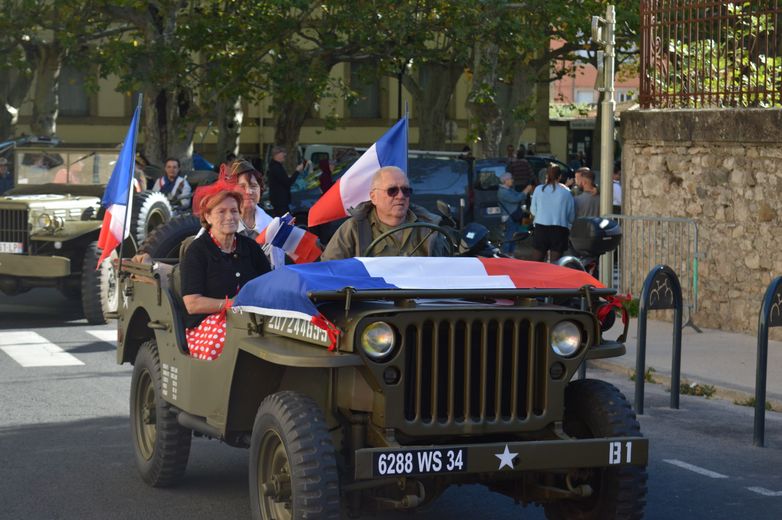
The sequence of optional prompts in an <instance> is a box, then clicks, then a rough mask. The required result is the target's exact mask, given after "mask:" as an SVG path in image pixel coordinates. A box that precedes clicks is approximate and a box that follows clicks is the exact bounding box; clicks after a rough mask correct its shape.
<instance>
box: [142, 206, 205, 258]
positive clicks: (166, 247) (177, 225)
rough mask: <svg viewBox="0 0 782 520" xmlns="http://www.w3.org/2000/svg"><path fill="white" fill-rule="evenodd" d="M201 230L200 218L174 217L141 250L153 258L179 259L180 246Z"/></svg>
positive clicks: (155, 232)
mask: <svg viewBox="0 0 782 520" xmlns="http://www.w3.org/2000/svg"><path fill="white" fill-rule="evenodd" d="M200 229H201V221H200V220H199V219H198V217H194V216H192V215H183V216H180V217H174V218H172V219H171V220H169V221H168V222H166V223H165V224H163V225H161V226H159V227H158V228H156V229H155V230H154V231H153V232H152V233H150V234H149V236H148V237H147V239H146V241H145V242H144V243H143V244H141V247H140V250H141V251H143V252H145V253H148V254H149V256H151V257H152V258H179V246H180V245H182V242H183V241H184V240H185V239H186V238H188V237H192V236H193V235H195V234H196V233H198V231H199V230H200Z"/></svg>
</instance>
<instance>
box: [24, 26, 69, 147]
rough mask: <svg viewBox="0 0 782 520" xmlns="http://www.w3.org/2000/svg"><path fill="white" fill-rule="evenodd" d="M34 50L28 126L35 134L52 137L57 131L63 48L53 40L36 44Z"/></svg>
mask: <svg viewBox="0 0 782 520" xmlns="http://www.w3.org/2000/svg"><path fill="white" fill-rule="evenodd" d="M35 52H36V53H37V55H38V63H37V66H36V68H35V87H34V90H33V120H32V123H31V124H30V128H31V130H32V132H33V134H35V135H38V136H45V137H52V136H53V135H54V134H55V132H56V131H57V111H58V109H59V97H58V96H59V88H60V85H59V82H60V71H61V70H62V59H63V50H62V47H61V46H60V45H59V43H57V42H56V41H53V42H52V43H49V44H43V43H41V44H38V45H36V47H35Z"/></svg>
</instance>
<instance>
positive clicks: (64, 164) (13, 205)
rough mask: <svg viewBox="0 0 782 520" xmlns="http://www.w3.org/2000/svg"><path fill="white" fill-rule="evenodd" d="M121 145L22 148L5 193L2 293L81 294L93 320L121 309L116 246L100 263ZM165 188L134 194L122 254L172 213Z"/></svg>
mask: <svg viewBox="0 0 782 520" xmlns="http://www.w3.org/2000/svg"><path fill="white" fill-rule="evenodd" d="M118 153H119V152H118V150H115V149H110V150H95V149H89V150H85V149H73V148H68V149H65V148H51V147H48V148H47V147H17V148H16V153H15V158H16V160H15V164H14V169H13V174H14V186H15V187H14V188H13V189H12V190H10V191H8V192H6V193H5V194H4V195H2V196H0V291H2V292H3V293H5V294H7V295H15V294H18V293H22V292H25V291H28V290H30V289H32V288H35V287H53V288H57V289H59V290H60V291H61V292H62V293H63V294H64V295H65V296H66V297H68V298H73V299H80V300H81V303H82V308H83V310H84V315H85V317H86V318H87V321H88V322H89V323H104V322H105V321H106V319H107V317H109V316H111V315H112V313H114V312H116V310H117V302H118V293H117V286H116V271H115V267H114V265H115V264H114V261H115V260H116V257H117V253H116V251H115V252H113V253H112V255H111V257H109V258H108V259H106V260H105V261H104V262H102V263H101V265H100V268H99V269H97V270H96V269H95V267H96V265H97V263H98V259H99V258H100V255H101V251H100V249H99V248H98V242H97V241H98V236H99V234H100V228H101V224H102V222H103V213H104V210H103V209H102V208H101V198H102V197H103V191H104V189H105V186H106V184H107V183H108V180H109V178H110V177H111V173H112V171H113V169H114V163H115V162H116V160H117V156H118ZM171 214H172V212H171V206H170V204H169V203H168V200H167V199H166V197H165V196H163V195H162V194H160V193H153V192H142V193H139V194H136V195H135V198H134V203H133V208H132V213H131V229H130V234H131V238H130V239H129V241H128V242H129V243H128V244H126V247H125V248H124V250H123V254H125V255H128V256H130V255H132V254H133V252H134V250H135V244H138V243H140V242H141V241H142V240H144V239H145V238H146V235H147V234H148V233H149V232H150V231H151V230H152V229H154V228H155V227H157V226H158V225H160V224H162V223H164V222H166V221H168V220H169V219H170V218H171Z"/></svg>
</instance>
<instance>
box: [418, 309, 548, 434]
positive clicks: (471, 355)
mask: <svg viewBox="0 0 782 520" xmlns="http://www.w3.org/2000/svg"><path fill="white" fill-rule="evenodd" d="M404 349H405V371H404V373H405V374H407V377H406V378H405V396H404V417H405V419H406V420H407V421H409V422H412V423H428V424H439V425H451V424H454V423H475V424H480V423H486V422H501V421H502V422H515V421H524V420H527V419H529V418H530V417H531V416H532V415H538V416H539V415H542V414H543V413H544V411H545V405H546V398H547V396H546V388H547V385H546V380H545V377H537V378H536V376H535V375H536V374H543V375H545V374H547V371H546V370H545V366H546V363H547V360H546V353H547V350H546V325H545V324H543V323H531V322H530V321H529V320H512V319H491V320H487V321H479V320H459V319H456V320H448V319H445V320H438V321H431V320H429V321H425V322H423V323H422V324H419V325H409V326H408V327H406V329H405V332H404ZM536 379H541V380H540V381H538V380H536Z"/></svg>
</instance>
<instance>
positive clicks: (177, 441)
mask: <svg viewBox="0 0 782 520" xmlns="http://www.w3.org/2000/svg"><path fill="white" fill-rule="evenodd" d="M161 392H162V376H161V371H160V356H159V355H158V350H157V343H156V341H155V340H149V341H147V342H146V343H144V344H143V345H141V348H140V349H139V351H138V354H137V355H136V362H135V364H134V365H133V377H132V378H131V381H130V429H131V435H132V437H133V452H134V454H135V458H136V466H137V467H138V470H139V473H141V478H142V479H144V482H146V483H147V484H149V485H150V486H153V487H166V486H170V485H173V484H175V483H176V482H177V481H178V480H179V479H180V478H182V475H184V473H185V468H186V467H187V459H188V457H189V456H190V441H191V440H192V433H191V431H190V430H188V429H187V428H184V427H182V426H180V425H179V423H178V422H177V419H176V415H175V414H174V411H173V410H172V408H171V405H169V404H168V403H167V402H166V401H165V400H164V399H163V398H162V396H161Z"/></svg>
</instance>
